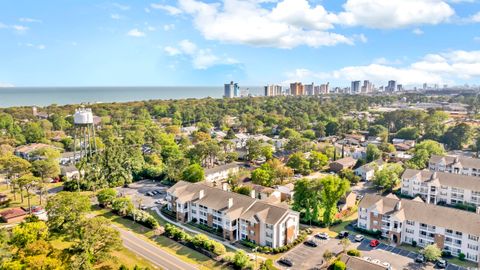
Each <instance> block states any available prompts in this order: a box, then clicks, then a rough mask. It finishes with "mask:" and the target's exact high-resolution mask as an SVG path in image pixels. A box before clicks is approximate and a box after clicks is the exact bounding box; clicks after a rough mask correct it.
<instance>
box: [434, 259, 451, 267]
mask: <svg viewBox="0 0 480 270" xmlns="http://www.w3.org/2000/svg"><path fill="white" fill-rule="evenodd" d="M447 264H448V263H447V261H446V260H444V259H438V260H437V263H436V264H435V265H436V266H437V268H442V269H443V268H446V267H447Z"/></svg>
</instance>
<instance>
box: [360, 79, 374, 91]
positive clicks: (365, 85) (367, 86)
mask: <svg viewBox="0 0 480 270" xmlns="http://www.w3.org/2000/svg"><path fill="white" fill-rule="evenodd" d="M372 87H373V85H372V83H371V82H370V81H369V80H364V81H363V86H362V93H370V92H372Z"/></svg>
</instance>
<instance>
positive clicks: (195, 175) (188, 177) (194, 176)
mask: <svg viewBox="0 0 480 270" xmlns="http://www.w3.org/2000/svg"><path fill="white" fill-rule="evenodd" d="M182 175H183V180H185V181H188V182H199V181H202V180H203V179H205V172H204V170H203V168H202V166H200V165H199V164H196V163H194V164H191V165H190V166H188V167H187V168H186V169H185V170H184V171H183V173H182Z"/></svg>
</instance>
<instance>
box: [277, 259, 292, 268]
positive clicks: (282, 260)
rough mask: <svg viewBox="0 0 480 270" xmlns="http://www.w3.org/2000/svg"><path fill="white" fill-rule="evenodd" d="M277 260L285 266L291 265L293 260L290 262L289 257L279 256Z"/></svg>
mask: <svg viewBox="0 0 480 270" xmlns="http://www.w3.org/2000/svg"><path fill="white" fill-rule="evenodd" d="M278 262H279V263H280V264H283V265H285V266H288V267H293V262H292V261H291V260H290V259H287V258H281V259H280V260H278Z"/></svg>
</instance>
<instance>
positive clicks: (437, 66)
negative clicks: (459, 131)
mask: <svg viewBox="0 0 480 270" xmlns="http://www.w3.org/2000/svg"><path fill="white" fill-rule="evenodd" d="M286 76H287V78H288V81H296V80H303V81H310V80H312V79H325V80H330V79H335V80H343V81H351V80H362V79H368V80H371V81H373V82H374V83H376V84H377V85H382V84H385V83H386V81H388V80H397V81H398V82H399V83H402V84H404V85H418V84H422V83H448V84H452V83H455V81H456V80H458V79H461V80H471V79H479V78H480V51H462V50H458V51H451V52H444V53H438V54H428V55H425V56H424V57H423V58H422V59H420V60H419V61H416V62H414V63H411V64H410V65H406V66H404V67H394V66H391V65H389V63H388V61H387V60H386V59H384V58H380V59H376V61H374V63H372V64H369V65H365V66H347V67H344V68H341V69H338V70H335V71H331V72H314V71H311V70H308V69H297V70H294V71H291V72H288V73H286Z"/></svg>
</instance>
